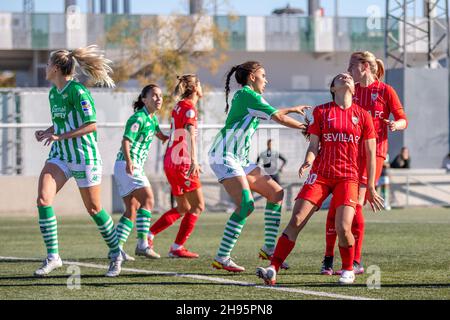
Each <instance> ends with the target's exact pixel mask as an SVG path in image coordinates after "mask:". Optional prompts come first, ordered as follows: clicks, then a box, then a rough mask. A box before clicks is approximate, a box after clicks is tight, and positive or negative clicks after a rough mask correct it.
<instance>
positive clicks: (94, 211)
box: [86, 203, 102, 216]
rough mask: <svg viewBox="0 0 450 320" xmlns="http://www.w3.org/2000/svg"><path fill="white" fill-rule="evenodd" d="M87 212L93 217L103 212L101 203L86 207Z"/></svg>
mask: <svg viewBox="0 0 450 320" xmlns="http://www.w3.org/2000/svg"><path fill="white" fill-rule="evenodd" d="M86 210H87V212H88V213H89V214H90V215H91V216H95V215H96V214H97V213H99V212H100V211H102V206H101V205H100V204H99V203H91V204H89V205H87V206H86Z"/></svg>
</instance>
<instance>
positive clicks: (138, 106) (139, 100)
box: [133, 83, 159, 112]
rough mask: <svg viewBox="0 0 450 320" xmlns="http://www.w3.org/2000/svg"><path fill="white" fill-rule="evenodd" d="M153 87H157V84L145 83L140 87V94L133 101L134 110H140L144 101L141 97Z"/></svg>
mask: <svg viewBox="0 0 450 320" xmlns="http://www.w3.org/2000/svg"><path fill="white" fill-rule="evenodd" d="M155 88H159V86H158V85H157V84H154V83H151V84H149V85H146V86H145V87H144V88H143V89H142V92H141V94H140V95H139V97H138V98H137V100H136V101H135V102H134V103H133V109H134V112H136V111H138V110H141V109H142V108H143V107H144V106H145V103H144V101H142V99H143V98H145V97H146V96H147V94H148V93H149V92H150V91H152V90H153V89H155Z"/></svg>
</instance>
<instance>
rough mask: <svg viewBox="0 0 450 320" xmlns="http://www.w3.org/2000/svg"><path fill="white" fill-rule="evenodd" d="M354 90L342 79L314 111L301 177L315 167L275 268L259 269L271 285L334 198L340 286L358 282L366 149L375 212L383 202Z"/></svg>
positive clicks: (371, 141)
mask: <svg viewBox="0 0 450 320" xmlns="http://www.w3.org/2000/svg"><path fill="white" fill-rule="evenodd" d="M354 90H355V89H354V83H353V79H352V77H351V76H350V75H349V74H346V73H341V74H339V75H337V76H336V77H335V78H334V79H333V81H332V83H331V89H330V91H331V94H332V96H333V102H329V103H327V104H324V105H320V106H317V107H316V108H315V109H314V111H313V117H314V119H313V123H312V124H311V125H310V127H309V129H308V132H309V134H310V141H311V142H310V144H309V147H308V151H307V153H306V157H305V162H304V163H303V164H302V166H301V167H300V169H299V175H300V176H302V175H303V174H304V173H305V170H306V169H307V168H309V167H310V166H311V165H313V167H312V170H311V172H310V173H309V176H308V178H307V179H306V181H305V184H304V186H303V188H302V189H301V191H300V193H299V194H298V196H297V198H296V202H295V206H294V209H293V211H292V218H291V220H290V222H289V224H288V226H287V227H286V228H285V229H284V232H283V234H282V235H281V237H280V238H279V239H278V243H277V246H276V249H275V253H274V255H273V258H272V260H271V264H270V266H269V267H268V268H261V267H260V268H257V269H256V274H257V276H258V277H260V278H262V279H263V280H264V281H265V283H266V284H269V285H274V284H275V281H276V274H277V272H278V270H279V268H280V266H281V263H282V262H283V261H284V260H285V259H286V257H287V256H288V255H289V253H290V252H291V251H292V249H293V248H294V246H295V241H296V239H297V237H298V234H299V233H300V231H301V230H302V229H303V227H304V226H305V225H306V223H307V222H308V220H309V218H310V217H311V216H312V215H313V214H314V212H316V211H317V210H318V209H319V208H320V207H321V205H322V202H323V201H324V200H325V199H326V198H327V197H328V195H329V194H330V193H332V194H333V196H334V198H335V204H336V207H337V213H336V221H335V224H336V229H337V233H338V237H339V250H340V252H341V258H342V270H343V272H342V275H341V278H340V279H339V283H341V284H351V283H353V281H354V279H355V275H354V273H353V264H352V263H353V256H354V249H353V246H354V242H355V239H354V238H353V235H352V233H351V231H350V229H351V224H352V220H353V216H354V215H355V207H356V204H357V201H358V178H359V168H358V152H359V149H360V148H362V147H365V149H366V151H367V168H368V175H369V179H368V191H369V192H368V201H369V202H370V204H371V205H372V208H373V209H374V210H379V209H380V208H382V201H383V199H382V198H381V197H380V196H379V195H378V194H377V192H376V191H375V148H376V144H375V130H374V126H373V122H372V119H371V117H370V115H369V113H368V112H367V111H365V110H363V109H362V108H361V107H359V106H358V105H356V104H354V103H353V102H352V96H353V93H354ZM319 146H320V148H319ZM313 162H314V164H313Z"/></svg>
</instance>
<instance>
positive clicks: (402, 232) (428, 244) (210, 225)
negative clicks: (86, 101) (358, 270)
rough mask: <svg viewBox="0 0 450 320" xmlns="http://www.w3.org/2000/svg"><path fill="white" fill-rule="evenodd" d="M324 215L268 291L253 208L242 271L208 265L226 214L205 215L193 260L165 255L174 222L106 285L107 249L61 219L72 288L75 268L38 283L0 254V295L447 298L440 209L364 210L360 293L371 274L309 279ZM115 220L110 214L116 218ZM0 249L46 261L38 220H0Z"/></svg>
mask: <svg viewBox="0 0 450 320" xmlns="http://www.w3.org/2000/svg"><path fill="white" fill-rule="evenodd" d="M325 216H326V214H325V212H323V211H320V212H319V213H317V214H316V215H315V216H314V217H313V218H312V219H311V221H310V222H309V224H308V225H307V226H306V228H305V230H304V231H303V233H302V234H301V235H300V237H299V241H298V242H297V245H296V247H295V249H294V251H293V252H292V254H291V256H290V257H289V258H288V262H289V264H290V265H291V269H290V270H288V271H282V272H280V274H279V277H278V284H277V287H276V288H275V289H269V288H267V287H262V286H259V285H261V284H262V283H261V281H260V279H257V278H256V276H255V275H254V274H255V267H256V266H260V265H263V266H265V265H267V262H261V260H258V257H257V253H258V249H259V248H260V247H261V245H262V244H263V236H264V235H263V233H264V231H263V230H264V228H263V215H262V213H261V210H256V212H255V214H253V215H252V216H251V217H250V218H249V219H248V223H247V225H246V226H245V228H244V231H243V233H242V235H241V237H240V239H239V241H238V243H237V246H236V248H235V250H234V251H233V257H234V258H235V259H236V262H238V263H239V264H241V265H243V266H245V267H246V268H247V270H246V272H244V273H242V274H231V273H227V272H226V271H219V270H214V269H212V267H211V262H212V259H213V256H214V254H215V252H216V250H217V248H218V245H219V242H220V239H221V237H222V233H223V228H224V226H225V222H226V220H227V219H228V215H226V214H209V213H205V214H204V215H203V216H202V217H201V218H200V219H199V222H198V226H197V228H196V230H195V231H194V233H193V235H192V237H191V239H190V240H189V241H188V243H187V245H186V246H187V247H188V248H189V249H191V250H193V251H196V252H198V253H199V254H200V258H199V259H196V260H181V259H170V258H167V252H168V249H169V246H170V244H171V243H172V241H173V240H174V238H175V235H176V232H177V230H178V226H179V222H178V223H176V224H175V225H174V226H172V227H171V228H169V229H168V230H166V231H164V232H163V233H161V234H160V235H158V236H157V238H156V240H155V249H156V251H158V252H159V253H160V254H161V255H162V258H161V259H160V260H146V259H144V258H137V259H136V262H128V263H125V264H124V265H123V267H124V268H126V270H124V271H123V273H122V274H121V276H120V277H118V278H114V279H109V278H105V277H104V276H103V275H104V273H105V272H106V269H102V268H103V267H104V268H106V265H107V264H108V260H107V259H106V254H107V250H106V245H105V244H104V242H103V240H102V239H101V237H100V234H99V232H98V231H97V228H96V226H95V224H94V223H93V221H92V220H91V219H90V218H89V216H87V215H81V216H78V217H60V218H58V233H59V245H60V254H61V256H62V258H63V260H66V261H72V262H75V263H78V264H80V265H81V266H80V265H77V266H78V267H79V268H80V269H79V270H80V271H81V280H80V286H79V289H77V288H75V289H71V287H70V286H69V287H68V285H67V284H68V283H69V284H74V283H75V284H76V281H75V282H74V279H73V278H70V277H69V276H70V274H69V273H70V272H74V269H73V267H72V268H70V266H69V265H65V266H63V268H61V269H59V270H56V271H54V272H53V273H52V274H51V275H50V276H49V277H47V278H45V279H37V278H34V277H33V276H32V275H33V272H34V270H35V269H36V268H37V267H38V266H39V265H40V262H38V261H30V260H24V261H22V260H5V259H3V258H0V299H121V300H122V299H188V300H189V299H217V300H218V299H232V300H239V299H246V300H247V299H264V300H272V299H282V300H288V299H289V300H297V299H335V298H346V297H348V298H372V299H446V300H448V299H450V250H449V248H450V210H449V209H444V208H433V209H430V208H423V209H403V210H393V211H390V212H383V213H381V214H379V213H373V212H370V211H369V210H366V237H365V243H364V252H363V264H364V266H365V267H366V269H367V268H368V267H369V266H372V265H373V266H377V267H378V268H379V270H380V271H381V274H380V275H381V288H380V289H369V288H368V287H367V284H366V283H367V281H368V279H369V277H371V276H372V275H371V274H364V275H361V276H358V277H357V279H356V282H355V284H354V285H352V286H348V287H342V286H338V285H337V284H336V283H337V280H338V278H337V277H336V276H321V275H319V274H318V272H319V270H320V266H321V260H322V256H323V251H324V245H325V244H324V242H325V240H324V237H325V235H324V230H325ZM158 217H159V216H154V218H153V220H155V219H157V218H158ZM289 217H290V212H284V213H283V220H282V227H281V228H284V226H285V225H286V223H287V221H288V219H289ZM118 218H119V216H118V215H115V216H114V219H115V220H116V221H117V220H118ZM135 237H136V233H135V231H133V233H132V234H131V236H130V239H129V241H128V243H127V244H126V246H125V250H126V251H127V252H128V253H129V254H131V255H133V254H134V246H135V244H136V240H135ZM0 243H1V245H0V256H2V257H17V258H27V259H33V258H35V259H36V258H37V259H42V258H43V257H45V247H44V243H43V240H42V238H41V235H40V232H39V226H38V223H37V218H33V217H0ZM85 264H92V265H87V266H86V265H85ZM338 268H340V259H339V253H338V251H337V250H336V258H335V269H338ZM68 272H69V273H68ZM233 281H234V282H233ZM232 282H233V283H232ZM254 284H257V285H258V286H256V285H254ZM277 288H279V289H280V290H277ZM330 294H331V295H332V296H329V295H330Z"/></svg>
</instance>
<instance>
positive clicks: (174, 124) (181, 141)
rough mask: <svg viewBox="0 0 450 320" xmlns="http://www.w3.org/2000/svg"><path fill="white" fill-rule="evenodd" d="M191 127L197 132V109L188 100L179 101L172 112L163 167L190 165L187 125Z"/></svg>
mask: <svg viewBox="0 0 450 320" xmlns="http://www.w3.org/2000/svg"><path fill="white" fill-rule="evenodd" d="M189 124H190V125H193V126H194V128H195V129H196V130H195V131H197V109H196V108H195V106H194V105H193V104H192V102H191V101H190V100H187V99H186V100H181V101H179V102H178V103H177V105H176V106H175V108H174V109H173V111H172V120H171V124H170V139H169V143H168V147H167V150H166V154H165V157H164V162H165V165H183V164H190V163H191V157H190V152H189V146H188V142H187V139H188V138H189V135H188V132H187V130H185V128H186V126H187V125H189Z"/></svg>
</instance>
